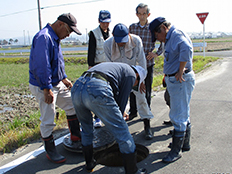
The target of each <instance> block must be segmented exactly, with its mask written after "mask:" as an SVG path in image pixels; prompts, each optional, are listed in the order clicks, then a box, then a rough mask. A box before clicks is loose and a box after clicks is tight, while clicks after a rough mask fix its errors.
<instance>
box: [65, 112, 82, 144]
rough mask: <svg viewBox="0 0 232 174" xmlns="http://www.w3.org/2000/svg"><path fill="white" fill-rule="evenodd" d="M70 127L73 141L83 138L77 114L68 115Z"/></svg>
mask: <svg viewBox="0 0 232 174" xmlns="http://www.w3.org/2000/svg"><path fill="white" fill-rule="evenodd" d="M67 120H68V127H69V131H70V134H71V140H72V141H79V140H81V132H80V123H79V121H78V119H77V116H76V115H67Z"/></svg>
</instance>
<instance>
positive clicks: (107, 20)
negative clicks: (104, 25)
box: [99, 19, 111, 22]
mask: <svg viewBox="0 0 232 174" xmlns="http://www.w3.org/2000/svg"><path fill="white" fill-rule="evenodd" d="M99 21H100V22H111V19H104V20H99Z"/></svg>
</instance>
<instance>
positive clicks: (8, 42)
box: [0, 39, 19, 45]
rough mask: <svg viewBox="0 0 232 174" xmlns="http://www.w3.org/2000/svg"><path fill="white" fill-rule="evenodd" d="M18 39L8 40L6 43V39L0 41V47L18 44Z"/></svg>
mask: <svg viewBox="0 0 232 174" xmlns="http://www.w3.org/2000/svg"><path fill="white" fill-rule="evenodd" d="M18 41H19V40H18V39H15V40H14V39H9V40H8V41H7V40H6V39H3V40H0V45H7V44H9V45H12V44H13V43H15V44H17V43H18Z"/></svg>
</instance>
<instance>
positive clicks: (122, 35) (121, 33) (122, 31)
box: [112, 23, 129, 43]
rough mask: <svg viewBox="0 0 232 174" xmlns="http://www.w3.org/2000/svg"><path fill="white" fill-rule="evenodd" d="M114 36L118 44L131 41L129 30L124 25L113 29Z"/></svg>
mask: <svg viewBox="0 0 232 174" xmlns="http://www.w3.org/2000/svg"><path fill="white" fill-rule="evenodd" d="M112 33H113V36H114V40H115V42H116V43H122V42H123V43H126V42H128V41H129V30H128V28H127V27H126V25H124V24H121V23H119V24H117V25H115V26H114V29H113V32H112Z"/></svg>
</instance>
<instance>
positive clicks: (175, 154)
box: [162, 130, 185, 163]
mask: <svg viewBox="0 0 232 174" xmlns="http://www.w3.org/2000/svg"><path fill="white" fill-rule="evenodd" d="M184 136H185V132H178V131H176V130H174V131H173V136H172V147H171V151H170V152H169V153H168V155H167V156H166V157H164V158H163V160H162V161H163V162H164V163H171V162H174V161H176V160H178V159H179V158H181V148H182V145H183V142H184Z"/></svg>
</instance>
